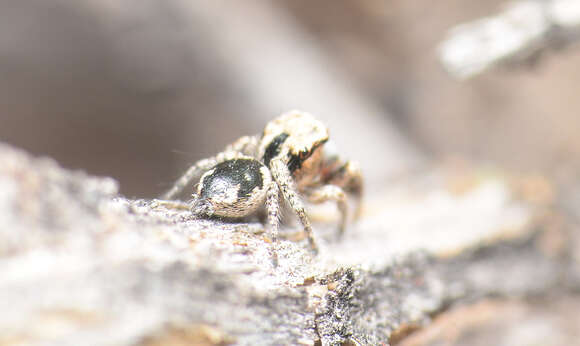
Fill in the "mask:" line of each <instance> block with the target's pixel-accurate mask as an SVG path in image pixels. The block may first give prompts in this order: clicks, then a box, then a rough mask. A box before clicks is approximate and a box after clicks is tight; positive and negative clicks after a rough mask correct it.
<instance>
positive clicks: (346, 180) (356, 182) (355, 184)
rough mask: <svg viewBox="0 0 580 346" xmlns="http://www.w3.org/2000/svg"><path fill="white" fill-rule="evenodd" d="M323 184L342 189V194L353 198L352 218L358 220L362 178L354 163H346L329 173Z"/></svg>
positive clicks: (360, 209)
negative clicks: (353, 210)
mask: <svg viewBox="0 0 580 346" xmlns="http://www.w3.org/2000/svg"><path fill="white" fill-rule="evenodd" d="M324 182H325V183H326V184H330V185H334V186H338V187H340V188H342V190H343V191H344V192H346V193H348V194H349V195H350V196H352V197H354V198H355V200H356V207H355V212H354V218H355V219H358V218H359V217H360V214H361V212H362V194H363V177H362V172H361V170H360V167H359V165H358V164H357V163H356V162H353V161H347V162H346V163H344V164H343V165H340V166H339V167H338V168H336V170H334V171H333V172H332V173H330V174H329V175H328V176H327V177H326V179H324Z"/></svg>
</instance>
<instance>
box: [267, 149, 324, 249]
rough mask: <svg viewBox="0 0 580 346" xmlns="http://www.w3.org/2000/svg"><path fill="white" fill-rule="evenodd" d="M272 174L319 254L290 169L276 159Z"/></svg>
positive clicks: (312, 246)
mask: <svg viewBox="0 0 580 346" xmlns="http://www.w3.org/2000/svg"><path fill="white" fill-rule="evenodd" d="M270 172H271V173H272V177H273V178H274V180H275V181H276V183H277V184H278V186H279V187H280V190H281V191H282V195H283V196H284V199H286V200H287V201H288V203H289V204H290V207H291V208H292V209H293V210H294V212H295V213H296V215H297V216H298V219H299V220H300V223H301V224H302V227H304V232H306V236H307V237H308V243H309V244H310V248H311V249H312V251H313V252H314V253H318V245H316V241H315V240H314V233H313V232H312V226H311V225H310V220H308V216H307V215H306V211H305V210H304V205H303V204H302V201H301V200H300V197H299V196H298V192H297V190H296V188H295V187H294V183H293V180H292V175H291V174H290V171H289V170H288V167H287V166H286V164H285V163H284V162H283V161H282V160H279V159H274V160H272V161H271V162H270Z"/></svg>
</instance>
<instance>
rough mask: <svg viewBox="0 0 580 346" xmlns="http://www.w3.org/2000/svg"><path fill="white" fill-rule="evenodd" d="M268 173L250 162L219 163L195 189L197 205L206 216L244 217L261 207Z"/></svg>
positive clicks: (248, 160)
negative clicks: (196, 191) (205, 211)
mask: <svg viewBox="0 0 580 346" xmlns="http://www.w3.org/2000/svg"><path fill="white" fill-rule="evenodd" d="M270 182H271V177H270V172H269V170H268V169H267V168H266V166H264V165H263V164H262V163H261V162H259V161H258V160H256V159H253V158H237V159H231V160H227V161H225V162H222V163H219V164H217V165H216V166H214V167H213V168H212V169H210V170H209V171H207V172H206V173H205V174H204V175H203V176H202V178H201V180H200V182H199V187H198V196H199V199H198V201H197V204H198V205H200V206H201V205H203V207H204V208H202V209H203V210H207V213H208V214H211V215H216V216H222V217H243V216H247V215H249V214H251V213H252V212H254V211H255V210H256V209H258V208H259V207H260V206H262V205H264V200H265V198H266V191H267V188H268V186H269V185H270Z"/></svg>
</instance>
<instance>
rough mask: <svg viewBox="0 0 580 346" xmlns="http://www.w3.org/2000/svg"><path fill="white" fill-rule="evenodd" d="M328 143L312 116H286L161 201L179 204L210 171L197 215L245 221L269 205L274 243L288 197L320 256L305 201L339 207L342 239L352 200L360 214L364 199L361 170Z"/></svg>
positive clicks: (193, 171)
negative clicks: (175, 200)
mask: <svg viewBox="0 0 580 346" xmlns="http://www.w3.org/2000/svg"><path fill="white" fill-rule="evenodd" d="M327 142H329V135H328V129H327V128H326V127H325V126H324V124H323V123H322V122H320V121H318V120H316V119H315V118H314V117H313V116H312V115H310V114H308V113H304V112H300V111H292V112H288V113H285V114H283V115H281V116H279V117H278V118H276V119H274V120H272V121H270V122H269V123H268V124H267V125H266V127H265V128H264V131H263V132H262V135H261V136H245V137H241V138H240V139H238V140H237V141H236V142H234V143H232V144H230V145H228V146H227V147H226V148H225V150H224V151H223V152H221V153H219V154H217V155H216V156H214V157H211V158H208V159H204V160H201V161H198V162H197V163H196V164H194V165H193V166H191V167H190V168H189V169H188V170H187V172H186V173H185V174H184V175H183V176H182V177H181V178H179V179H178V180H177V181H176V182H175V184H174V185H173V187H172V188H171V189H170V190H169V191H168V192H167V193H165V194H164V195H163V196H162V198H164V199H173V198H175V197H176V196H177V195H178V194H179V193H180V192H181V191H182V190H183V189H184V188H185V187H186V186H187V185H188V184H189V183H190V182H191V181H192V180H193V179H195V178H196V177H197V176H198V175H199V174H200V173H202V172H204V171H205V172H206V173H205V174H203V176H202V178H201V180H200V183H199V187H198V191H197V192H198V193H197V195H194V200H193V203H192V206H191V210H192V212H193V213H194V214H197V215H216V216H223V217H243V216H246V215H249V214H251V213H253V212H254V211H256V209H258V208H259V206H261V205H264V204H265V205H266V209H267V212H268V225H269V227H268V231H269V233H270V237H271V238H272V240H273V241H274V243H275V241H276V239H277V232H278V219H279V199H280V197H283V198H284V199H285V200H286V201H287V202H288V204H289V205H290V207H291V208H292V210H294V212H295V214H296V215H297V216H298V219H299V220H300V222H301V223H302V226H303V228H304V231H305V232H306V234H307V236H308V240H309V243H310V246H311V248H312V249H313V250H315V251H316V250H317V245H316V242H315V240H314V235H313V232H312V227H311V225H310V221H309V219H308V217H307V215H306V212H305V210H304V205H303V203H302V199H301V197H300V195H303V196H305V197H306V198H307V199H308V200H309V201H310V202H312V203H322V202H325V201H329V200H331V201H335V202H336V203H337V206H338V209H339V211H340V213H341V222H340V234H342V233H343V232H344V228H345V225H346V220H347V209H348V208H347V194H348V195H353V196H354V197H355V198H357V202H358V207H357V210H358V209H360V208H359V207H360V197H361V195H362V175H361V173H360V169H359V168H358V166H357V165H356V164H354V163H352V162H349V161H346V162H345V161H342V160H341V159H340V157H339V155H338V154H337V153H336V151H335V150H334V149H333V147H332V144H331V143H328V144H325V143H327ZM327 147H328V150H326V148H327Z"/></svg>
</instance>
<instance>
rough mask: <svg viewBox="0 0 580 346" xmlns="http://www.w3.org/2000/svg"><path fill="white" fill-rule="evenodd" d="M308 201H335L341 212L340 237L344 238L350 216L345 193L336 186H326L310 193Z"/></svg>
mask: <svg viewBox="0 0 580 346" xmlns="http://www.w3.org/2000/svg"><path fill="white" fill-rule="evenodd" d="M308 199H309V200H310V202H312V203H322V202H326V201H335V202H336V205H337V206H338V211H339V212H340V224H339V226H338V236H339V237H342V235H343V234H344V230H345V229H346V221H347V215H348V204H347V200H346V194H345V193H344V191H343V190H342V189H341V188H340V187H338V186H335V185H324V186H322V187H319V188H316V189H314V190H312V191H310V192H309V195H308Z"/></svg>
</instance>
